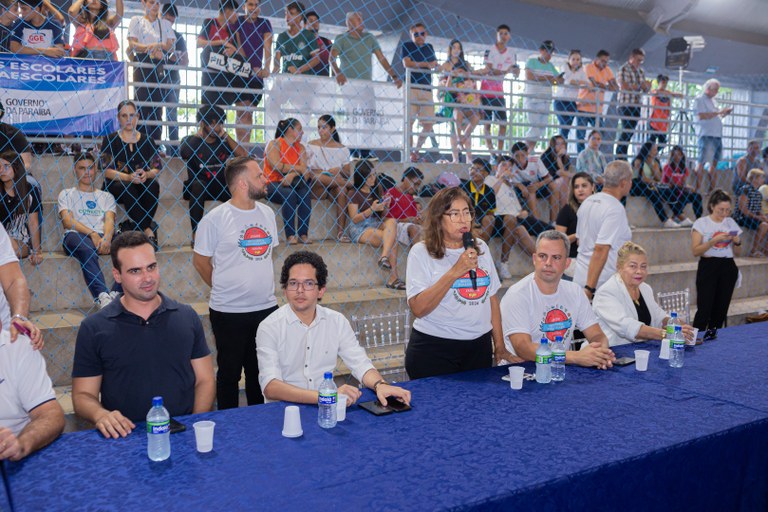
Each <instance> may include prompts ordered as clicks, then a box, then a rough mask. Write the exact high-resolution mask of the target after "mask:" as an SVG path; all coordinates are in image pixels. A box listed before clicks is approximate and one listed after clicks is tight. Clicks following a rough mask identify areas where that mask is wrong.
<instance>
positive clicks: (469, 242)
mask: <svg viewBox="0 0 768 512" xmlns="http://www.w3.org/2000/svg"><path fill="white" fill-rule="evenodd" d="M461 241H462V242H463V243H464V249H465V250H466V249H474V248H475V239H474V238H473V237H472V233H470V232H469V231H467V232H466V233H464V234H463V235H461ZM469 280H470V281H472V289H473V290H477V272H476V271H475V269H472V270H470V271H469Z"/></svg>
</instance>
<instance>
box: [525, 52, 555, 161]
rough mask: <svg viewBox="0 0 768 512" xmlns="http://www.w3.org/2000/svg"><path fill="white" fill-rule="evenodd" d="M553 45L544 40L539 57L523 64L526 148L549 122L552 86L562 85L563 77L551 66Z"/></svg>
mask: <svg viewBox="0 0 768 512" xmlns="http://www.w3.org/2000/svg"><path fill="white" fill-rule="evenodd" d="M554 53H555V43H553V42H552V41H550V40H546V41H544V42H543V43H541V46H539V56H538V57H536V56H533V57H531V58H530V59H528V62H526V64H525V94H526V96H525V99H524V100H523V106H524V108H525V110H527V111H528V124H529V128H528V133H527V134H526V135H525V140H526V143H527V144H528V148H529V149H530V150H531V152H533V148H534V147H535V146H536V143H537V142H538V141H539V138H540V137H541V134H542V132H543V131H544V129H545V128H546V127H547V124H548V122H549V109H550V106H551V104H552V86H553V85H556V84H562V83H563V76H562V75H560V74H559V73H558V71H557V68H556V67H555V65H554V64H552V62H551V61H552V54H554Z"/></svg>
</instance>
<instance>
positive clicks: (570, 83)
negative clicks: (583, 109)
mask: <svg viewBox="0 0 768 512" xmlns="http://www.w3.org/2000/svg"><path fill="white" fill-rule="evenodd" d="M588 85H589V79H588V78H587V73H586V71H584V66H582V64H581V51H580V50H571V52H570V53H569V54H568V62H566V64H565V68H564V70H563V83H562V84H561V85H560V86H559V87H558V88H557V92H556V93H555V101H554V102H553V103H552V110H553V111H554V113H555V115H556V116H557V124H559V125H560V135H562V136H563V137H564V138H565V140H566V141H567V140H568V134H569V133H570V132H571V125H572V124H573V120H574V119H575V118H576V116H575V112H576V111H577V108H576V99H577V98H578V95H579V87H586V86H588Z"/></svg>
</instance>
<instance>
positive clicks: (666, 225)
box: [661, 219, 680, 229]
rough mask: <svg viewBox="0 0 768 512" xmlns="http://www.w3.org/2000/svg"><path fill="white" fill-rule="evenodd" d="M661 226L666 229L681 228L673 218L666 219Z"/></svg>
mask: <svg viewBox="0 0 768 512" xmlns="http://www.w3.org/2000/svg"><path fill="white" fill-rule="evenodd" d="M661 226H662V227H663V228H666V229H674V228H679V227H680V224H678V223H677V222H675V221H674V220H672V219H667V220H666V221H664V224H662V225H661Z"/></svg>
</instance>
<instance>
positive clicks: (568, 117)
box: [552, 100, 577, 142]
mask: <svg viewBox="0 0 768 512" xmlns="http://www.w3.org/2000/svg"><path fill="white" fill-rule="evenodd" d="M552 110H554V111H555V115H556V116H557V124H559V125H560V135H562V136H563V138H565V140H566V142H568V134H569V133H570V132H571V125H572V124H573V119H574V118H575V117H576V116H575V115H573V113H574V112H576V110H577V109H576V102H575V101H565V100H555V101H554V103H553V104H552Z"/></svg>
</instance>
